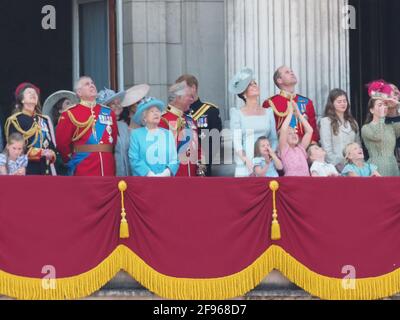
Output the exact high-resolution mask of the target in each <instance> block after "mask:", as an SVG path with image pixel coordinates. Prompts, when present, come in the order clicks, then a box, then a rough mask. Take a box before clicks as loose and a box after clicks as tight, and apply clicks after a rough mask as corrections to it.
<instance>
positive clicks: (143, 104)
mask: <svg viewBox="0 0 400 320" xmlns="http://www.w3.org/2000/svg"><path fill="white" fill-rule="evenodd" d="M151 107H157V108H158V109H159V110H160V111H161V112H164V111H165V109H166V105H165V103H164V102H162V101H161V100H158V99H156V98H153V97H146V98H144V99H143V100H142V101H140V102H139V104H138V106H137V111H136V113H135V115H134V116H133V117H132V120H133V122H135V123H136V124H138V125H140V126H142V125H143V124H142V114H143V112H145V111H146V110H148V109H150V108H151Z"/></svg>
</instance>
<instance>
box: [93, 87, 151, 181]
mask: <svg viewBox="0 0 400 320" xmlns="http://www.w3.org/2000/svg"><path fill="white" fill-rule="evenodd" d="M149 90H150V87H149V86H148V85H147V84H141V85H137V86H134V87H131V88H129V89H127V90H125V91H122V92H119V93H115V91H113V90H110V89H107V88H105V89H104V90H102V91H100V92H99V94H98V96H97V101H98V103H100V104H103V105H106V106H109V107H110V108H111V109H112V110H113V111H114V113H115V115H116V117H117V125H118V139H117V144H116V146H115V166H116V176H117V177H127V176H130V175H131V174H132V173H131V169H130V165H129V159H128V150H129V137H130V131H131V129H130V127H129V121H126V120H127V119H125V117H124V114H125V113H126V112H125V111H127V109H126V107H128V106H131V105H135V104H136V103H138V102H139V101H140V100H142V99H143V98H144V97H145V96H146V94H147V93H148V91H149ZM128 120H129V119H128Z"/></svg>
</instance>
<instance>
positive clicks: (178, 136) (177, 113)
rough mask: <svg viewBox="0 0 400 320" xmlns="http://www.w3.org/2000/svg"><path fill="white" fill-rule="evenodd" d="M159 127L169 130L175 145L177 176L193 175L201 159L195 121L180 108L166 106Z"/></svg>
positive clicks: (195, 173)
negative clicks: (177, 162)
mask: <svg viewBox="0 0 400 320" xmlns="http://www.w3.org/2000/svg"><path fill="white" fill-rule="evenodd" d="M160 127H161V128H164V129H167V130H171V131H172V133H173V135H174V138H175V141H176V145H177V150H178V158H179V162H180V165H179V170H178V172H177V174H176V176H177V177H179V176H180V177H194V176H196V175H197V168H198V166H197V164H198V163H199V160H200V159H201V150H200V148H199V143H198V141H199V140H198V133H197V131H198V129H197V124H196V121H195V120H193V118H192V117H191V116H190V115H186V114H184V113H183V112H182V111H181V110H179V109H177V108H175V107H173V106H168V108H167V111H166V112H165V113H164V114H163V116H162V119H161V122H160Z"/></svg>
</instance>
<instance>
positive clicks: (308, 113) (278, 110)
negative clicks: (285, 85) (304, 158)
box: [263, 91, 319, 142]
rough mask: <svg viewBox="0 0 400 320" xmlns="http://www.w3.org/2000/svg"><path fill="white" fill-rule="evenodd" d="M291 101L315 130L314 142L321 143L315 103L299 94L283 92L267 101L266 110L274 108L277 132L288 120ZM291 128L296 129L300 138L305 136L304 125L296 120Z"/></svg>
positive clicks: (265, 103)
mask: <svg viewBox="0 0 400 320" xmlns="http://www.w3.org/2000/svg"><path fill="white" fill-rule="evenodd" d="M290 101H294V102H296V103H297V105H298V106H299V110H300V112H301V113H302V114H303V115H304V116H305V117H306V118H307V121H308V122H309V123H310V125H311V127H312V128H313V129H314V132H313V136H312V141H313V142H318V141H319V133H318V127H317V120H316V117H315V109H314V105H313V102H312V101H311V100H310V99H308V98H306V97H304V96H300V95H298V94H293V95H292V94H290V93H288V92H285V91H281V93H280V94H277V95H276V96H273V97H272V98H270V99H268V100H266V101H265V102H264V104H263V107H264V108H272V109H273V110H274V114H275V122H276V130H277V131H278V130H280V128H281V126H282V124H283V122H284V121H285V119H286V116H287V114H288V110H289V109H288V106H289V104H290ZM291 126H292V127H294V128H295V129H296V131H297V133H298V135H299V137H300V138H302V137H303V136H304V133H305V132H304V128H303V125H302V124H301V123H300V122H299V121H298V120H297V119H296V120H294V121H292V123H291Z"/></svg>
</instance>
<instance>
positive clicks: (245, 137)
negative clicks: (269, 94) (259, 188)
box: [229, 68, 278, 177]
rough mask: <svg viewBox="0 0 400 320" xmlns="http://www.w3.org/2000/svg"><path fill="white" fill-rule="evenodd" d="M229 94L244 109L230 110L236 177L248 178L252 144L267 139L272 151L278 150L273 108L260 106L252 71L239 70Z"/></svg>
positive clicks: (250, 169)
mask: <svg viewBox="0 0 400 320" xmlns="http://www.w3.org/2000/svg"><path fill="white" fill-rule="evenodd" d="M229 91H230V92H231V93H233V94H237V95H238V96H239V98H241V99H242V100H243V101H244V102H245V105H244V106H243V107H242V108H241V109H236V108H232V109H231V124H230V126H231V130H232V134H233V149H234V152H235V162H236V170H235V177H248V176H249V175H250V174H251V173H252V171H253V167H254V165H253V158H254V144H255V142H256V140H257V139H258V138H260V137H262V136H265V137H267V139H268V140H269V142H270V144H271V147H272V150H274V151H275V150H276V148H277V146H278V136H277V133H276V126H275V117H274V113H273V110H272V108H269V109H264V108H263V107H262V106H260V104H259V97H260V88H259V86H258V85H257V83H256V81H255V80H254V74H253V71H252V70H251V69H249V68H244V69H242V70H241V71H240V72H239V73H238V74H236V75H235V77H234V78H233V79H232V80H231V81H230V83H229Z"/></svg>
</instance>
